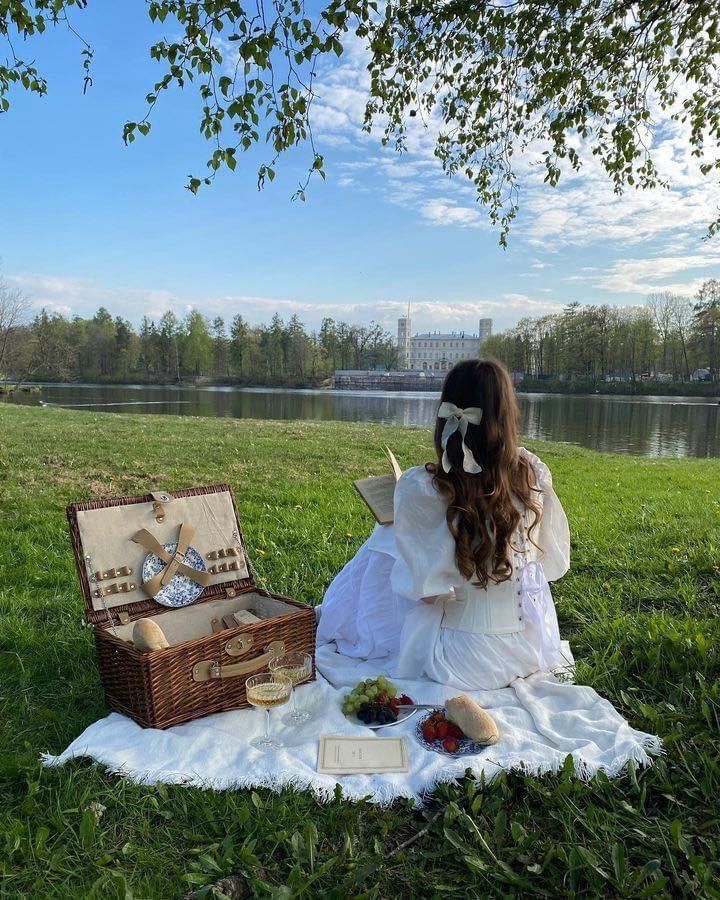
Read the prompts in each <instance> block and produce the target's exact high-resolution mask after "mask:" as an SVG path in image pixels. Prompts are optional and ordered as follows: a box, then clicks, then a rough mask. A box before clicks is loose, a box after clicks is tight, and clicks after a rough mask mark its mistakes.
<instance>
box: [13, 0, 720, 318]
mask: <svg viewBox="0 0 720 900" xmlns="http://www.w3.org/2000/svg"><path fill="white" fill-rule="evenodd" d="M73 21H74V24H75V26H76V27H77V28H78V30H79V31H80V32H81V33H82V34H83V36H84V37H86V38H87V39H88V40H89V42H90V43H91V44H92V46H93V48H94V50H95V63H94V69H93V75H94V79H95V83H94V85H93V87H92V88H91V89H90V90H89V92H88V93H87V95H85V96H83V94H82V70H81V64H80V55H79V54H80V50H81V45H79V44H78V42H77V41H76V40H75V39H73V38H72V37H71V36H69V35H67V34H64V33H63V32H61V31H58V32H57V33H54V34H50V35H46V37H45V38H43V39H42V40H41V41H40V42H37V43H36V44H34V45H33V46H32V47H31V50H32V53H33V54H34V55H35V58H36V61H37V64H38V66H39V68H40V69H41V71H42V72H43V73H44V74H45V75H46V76H47V77H48V80H49V82H50V92H49V95H48V96H47V97H45V98H42V99H38V98H36V97H34V96H29V95H24V94H23V93H22V92H20V91H15V92H14V93H13V95H12V97H11V100H12V103H13V105H12V107H11V110H10V112H9V113H8V114H6V115H3V116H0V171H1V172H2V182H1V184H2V188H1V190H2V194H1V195H0V260H1V263H2V275H3V276H4V278H5V279H6V281H8V282H9V283H10V284H11V285H16V286H18V287H20V288H21V289H22V290H23V291H25V292H26V293H27V294H28V296H29V297H30V298H31V300H32V302H33V304H34V305H35V306H36V307H40V306H43V305H44V306H48V307H51V308H53V309H57V310H60V311H62V312H65V313H69V314H81V315H86V314H90V313H92V312H93V311H94V310H95V309H96V308H97V307H98V306H99V305H101V304H102V305H104V306H106V307H108V308H109V309H110V310H111V311H112V312H113V313H115V314H120V315H124V316H127V317H128V318H130V319H131V320H132V321H134V322H137V321H139V319H140V317H141V316H142V315H143V314H144V313H147V314H148V315H151V316H153V317H158V316H159V315H161V314H162V312H163V311H165V310H166V309H168V308H173V309H175V310H176V311H177V312H178V313H179V314H181V315H182V314H184V313H185V312H186V311H187V310H188V309H189V308H191V307H197V308H199V309H201V310H202V311H204V312H207V313H208V314H209V315H211V316H215V315H224V316H225V317H226V318H228V319H229V318H231V317H232V316H233V315H234V314H235V313H236V312H241V313H243V314H244V315H246V316H247V317H248V318H249V319H250V320H251V321H253V322H260V321H267V320H269V318H270V316H271V315H272V313H273V312H274V311H276V310H277V311H278V312H280V314H281V315H283V316H284V317H287V316H289V315H291V314H292V313H294V312H297V313H298V315H299V316H300V317H301V319H302V320H303V321H305V322H306V323H307V324H308V325H309V326H311V327H314V326H316V325H318V324H319V322H320V320H321V319H322V317H323V316H324V315H332V316H335V317H337V318H345V319H347V320H350V321H354V322H363V323H364V322H368V321H370V320H371V319H376V320H380V321H382V322H383V323H384V324H386V325H387V326H388V327H390V328H391V329H393V330H394V323H395V320H396V318H397V316H398V314H399V313H400V312H401V311H402V309H403V308H404V306H405V305H406V304H407V303H408V302H411V304H412V310H413V319H414V325H416V326H417V328H418V329H427V328H433V327H438V328H441V327H442V328H446V327H452V328H465V329H469V330H472V329H473V328H474V326H475V325H476V322H477V319H478V318H479V317H480V316H492V317H493V319H494V320H495V323H496V330H499V329H501V328H503V327H507V326H508V325H510V324H512V323H514V322H515V321H517V320H518V319H519V318H520V317H522V316H524V315H535V314H542V313H545V312H551V311H553V310H554V309H558V308H562V306H563V305H564V304H565V303H568V302H570V301H572V300H579V301H580V302H583V303H590V302H608V303H613V304H639V303H642V302H643V301H644V300H645V298H646V296H647V294H648V293H650V292H653V291H660V290H664V289H670V290H673V291H678V292H683V293H692V292H693V291H694V290H695V289H696V287H697V285H698V283H699V282H700V281H701V280H702V279H703V278H707V277H713V276H715V277H719V276H720V244H718V242H717V241H715V242H712V241H710V242H707V241H703V240H702V237H703V234H704V227H705V226H706V225H707V223H708V222H709V221H710V220H711V218H713V216H714V215H716V210H717V207H718V200H719V198H720V194H719V192H718V186H717V183H712V182H710V181H708V180H705V179H703V178H702V177H701V176H700V175H699V173H698V171H697V163H696V162H695V161H694V160H692V159H691V158H690V156H689V154H688V152H687V142H686V138H685V136H684V134H683V132H682V129H681V128H680V127H679V126H676V125H674V124H671V123H669V122H667V121H662V119H659V122H658V128H657V131H656V135H655V138H654V146H655V150H656V152H657V157H658V161H659V163H660V167H661V170H663V171H664V172H665V173H666V174H667V175H668V176H669V177H670V179H671V181H672V182H673V184H674V185H675V187H674V188H673V190H672V191H657V192H653V193H652V194H644V195H642V194H639V193H638V192H635V191H632V192H631V193H630V194H628V195H626V196H625V197H624V198H619V199H618V198H616V197H614V195H613V194H612V191H611V189H610V187H609V186H608V185H607V183H606V182H605V180H604V178H603V176H602V174H601V173H600V172H599V171H598V169H597V167H596V165H595V164H594V163H593V162H592V161H591V162H590V163H589V167H588V168H587V170H586V171H585V173H584V174H583V175H581V176H580V177H574V178H572V179H569V180H567V181H566V182H564V184H563V187H562V189H561V190H555V191H553V190H552V189H550V188H547V187H542V186H541V185H540V184H539V182H540V180H541V179H540V176H539V172H538V170H537V167H536V165H535V164H534V163H535V160H534V159H533V158H531V157H528V158H526V159H523V160H521V161H520V162H519V164H520V166H521V169H522V171H523V181H522V184H521V204H522V211H521V216H520V219H519V221H518V223H517V226H516V228H515V229H514V231H513V233H512V234H511V237H510V248H509V249H508V250H506V251H503V250H502V249H501V248H500V247H499V246H498V243H497V234H496V233H494V232H493V231H492V230H491V229H490V227H489V226H488V225H487V223H486V219H485V216H484V213H483V210H482V208H480V207H478V206H477V204H476V203H475V201H474V198H473V194H472V191H471V189H470V188H469V186H467V185H464V184H463V183H462V182H460V181H449V180H448V179H447V178H445V176H443V175H442V173H441V172H440V170H439V167H438V165H437V163H436V161H435V160H434V159H433V157H432V144H433V132H432V128H431V129H430V130H428V131H423V130H422V129H416V132H415V133H414V134H412V135H411V141H410V144H411V150H410V152H409V153H408V154H407V155H405V156H403V157H400V156H398V155H397V154H395V153H394V152H393V151H391V150H383V149H382V148H381V147H380V142H379V138H378V137H377V136H376V137H373V136H367V135H364V134H363V133H362V132H361V130H360V122H361V118H362V108H363V98H364V90H363V89H364V85H365V79H366V76H365V73H364V66H363V53H362V49H361V48H360V47H359V46H357V45H351V46H350V47H349V49H348V53H347V55H345V56H343V57H342V58H341V59H340V60H339V61H338V62H337V63H336V64H334V65H333V67H332V68H329V69H327V70H326V71H325V73H324V75H323V77H322V78H321V80H320V89H319V94H320V97H319V101H318V103H317V106H316V109H315V114H314V124H315V132H316V135H317V137H318V143H319V149H320V151H321V152H323V153H324V155H325V157H326V166H327V170H328V179H327V181H326V182H325V183H323V182H321V181H320V180H319V179H317V180H315V181H314V182H313V183H312V185H311V188H310V190H309V192H308V201H307V202H306V203H304V204H303V203H298V202H294V203H293V202H291V199H290V197H291V194H292V192H293V190H294V188H295V186H296V184H297V181H298V180H299V178H300V177H301V176H302V173H303V171H304V164H306V162H307V155H305V154H303V153H297V154H295V155H294V156H292V157H289V158H287V159H286V160H284V162H283V163H282V165H281V166H280V167H279V170H278V177H277V178H276V180H275V182H274V183H272V184H271V185H269V186H268V187H266V189H265V190H264V191H262V192H258V191H257V188H256V184H255V171H256V168H257V165H258V162H259V161H260V160H261V156H260V155H259V154H257V153H253V154H252V155H250V156H246V157H241V158H240V160H239V164H238V168H237V170H236V172H235V173H234V174H230V173H224V174H222V175H221V176H220V177H219V178H218V180H217V181H216V183H215V185H214V186H212V187H211V188H206V189H203V190H202V191H201V192H200V194H199V195H198V196H197V197H193V196H192V195H191V194H190V193H189V192H188V191H186V190H185V189H184V187H183V185H184V183H185V179H186V177H187V175H188V173H190V172H192V173H194V174H198V173H199V174H203V170H204V163H205V160H206V158H207V156H208V155H209V152H210V146H209V145H208V144H207V143H206V142H205V141H204V140H203V139H202V138H200V136H199V135H198V133H197V121H198V110H199V103H198V99H197V94H196V92H195V90H194V88H190V89H189V90H188V91H186V92H185V93H184V94H183V93H175V94H171V95H167V96H165V97H164V98H163V100H162V102H161V104H160V106H159V108H158V110H157V114H156V115H155V116H154V118H153V130H152V132H151V134H150V136H149V137H148V138H146V139H142V138H138V140H137V141H135V143H134V144H132V145H131V146H130V147H125V146H124V145H123V143H122V140H121V132H122V125H123V123H124V121H125V120H126V119H128V118H136V117H138V116H139V115H141V114H142V112H143V111H144V100H143V98H144V96H145V94H146V93H147V91H148V90H149V89H150V88H151V87H152V84H153V82H154V81H155V80H156V78H157V77H158V68H157V67H156V65H155V64H154V63H152V61H151V60H150V59H149V55H148V48H149V46H150V43H151V42H152V40H154V39H156V38H157V37H158V36H160V34H161V33H163V32H168V31H169V26H167V27H166V26H162V27H157V28H156V27H155V26H152V25H151V24H150V22H149V21H148V20H147V18H146V13H145V4H144V2H143V0H123V3H111V2H109V0H94V2H91V3H90V7H89V9H88V10H87V11H85V12H82V13H79V14H76V16H75V18H74V20H73ZM0 52H2V53H4V48H0Z"/></svg>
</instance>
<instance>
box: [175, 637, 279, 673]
mask: <svg viewBox="0 0 720 900" xmlns="http://www.w3.org/2000/svg"><path fill="white" fill-rule="evenodd" d="M284 652H285V642H284V641H273V642H272V644H270V645H269V646H268V647H267V651H266V652H265V653H263V654H262V656H256V657H255V659H248V660H247V661H246V662H239V663H230V665H227V666H221V665H220V663H218V662H216V661H215V660H214V659H204V660H203V661H202V662H199V663H196V664H195V665H194V666H193V670H192V677H193V681H216V680H217V679H220V678H238V677H239V676H240V675H250V674H251V673H252V672H260V671H261V670H262V669H265V668H267V666H268V664H269V663H270V660H271V659H275V657H276V656H282V654H283V653H284Z"/></svg>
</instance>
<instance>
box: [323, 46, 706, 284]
mask: <svg viewBox="0 0 720 900" xmlns="http://www.w3.org/2000/svg"><path fill="white" fill-rule="evenodd" d="M367 61H368V54H367V51H366V50H365V48H364V47H363V44H362V42H361V41H360V40H358V39H357V38H353V39H351V40H349V41H348V43H347V46H346V52H345V53H344V54H343V56H342V57H341V59H340V60H339V61H338V63H336V64H335V65H333V66H332V67H329V68H325V69H324V70H322V71H321V72H320V73H319V76H318V81H317V92H318V102H317V104H316V106H315V107H314V110H313V121H314V126H315V129H316V131H317V136H318V139H319V141H320V142H321V143H322V141H323V140H327V139H332V140H337V139H338V137H339V136H340V135H342V136H343V137H344V138H345V139H347V141H348V142H349V146H350V147H354V148H355V149H356V151H357V152H359V153H362V154H363V158H362V160H356V161H352V160H350V161H348V162H340V163H337V164H336V165H338V168H339V169H340V170H341V171H343V172H346V171H349V170H360V171H363V170H364V171H366V172H367V174H368V176H371V177H373V179H375V181H376V182H377V181H380V183H381V185H382V184H383V182H384V183H385V187H384V196H385V199H386V200H388V201H389V202H392V203H394V204H399V205H402V206H405V207H407V208H408V210H410V211H411V213H412V214H413V215H415V216H417V217H419V218H420V219H421V220H422V221H424V222H426V223H430V224H433V225H438V226H440V225H442V226H456V227H460V228H468V227H479V226H481V225H487V224H488V219H487V214H486V211H485V210H484V209H483V208H482V207H481V206H479V205H474V197H475V193H474V189H473V187H472V185H470V184H469V183H468V182H467V181H465V180H464V179H462V178H460V177H458V178H456V179H452V180H450V179H448V178H447V177H446V176H445V175H444V174H443V173H442V170H441V167H440V163H439V161H438V160H437V159H436V158H435V156H434V149H435V142H436V139H437V135H438V133H439V130H440V120H439V116H438V114H437V112H436V111H434V112H433V113H431V114H430V115H429V117H428V118H426V120H422V119H421V117H419V116H418V117H416V118H414V119H410V120H409V121H408V122H407V126H408V127H407V133H406V136H405V138H406V147H407V149H406V152H405V153H403V154H402V155H399V154H397V153H395V152H394V150H393V149H391V148H384V149H380V150H378V151H375V152H374V155H373V156H370V157H368V156H367V151H368V140H369V138H370V136H368V134H366V133H365V132H363V130H362V124H363V119H364V113H365V102H366V99H367V96H368V85H369V76H368V73H367V71H366V66H367ZM676 87H677V88H678V90H679V91H680V96H679V98H678V104H680V103H681V102H682V99H683V95H682V86H680V85H676ZM651 107H652V108H651V112H652V121H653V122H654V127H653V129H652V130H649V129H648V131H647V134H646V136H645V137H646V140H647V143H648V144H649V145H650V147H651V151H652V155H653V158H654V161H655V164H656V166H657V168H658V170H659V172H660V175H661V177H662V178H664V179H666V180H667V181H668V182H669V184H670V185H671V189H670V190H667V189H665V188H662V187H658V188H656V189H654V190H635V189H633V188H629V189H628V190H627V191H626V192H625V193H624V194H623V195H621V196H619V195H617V194H615V193H614V190H613V187H612V184H611V182H610V180H609V178H608V176H607V174H606V173H605V171H604V170H603V168H602V166H601V164H600V162H599V160H598V159H597V157H595V156H593V155H592V153H591V152H590V148H589V147H588V146H586V145H585V144H584V143H583V141H581V140H580V139H579V138H575V139H573V140H572V143H573V145H574V146H575V148H576V149H577V150H578V152H579V153H580V155H581V157H582V158H583V162H584V165H583V168H582V170H581V171H580V173H573V172H568V173H566V174H565V175H564V176H563V178H562V179H561V182H560V185H559V187H557V188H554V189H553V188H551V187H549V186H548V185H546V184H544V183H543V179H544V175H545V168H544V166H543V165H542V155H541V154H542V151H543V150H544V149H545V147H544V146H539V145H532V146H530V147H528V148H527V150H526V151H525V152H524V153H522V154H516V157H515V166H516V170H517V173H518V175H519V177H520V187H521V191H522V193H521V212H520V216H519V218H518V219H517V220H516V222H515V224H514V226H513V228H512V232H511V235H510V240H511V241H517V240H524V241H527V242H528V243H529V244H530V245H531V246H535V247H538V248H543V250H544V251H545V252H551V251H554V250H557V249H558V248H563V247H564V248H569V249H572V248H574V247H578V246H592V245H596V244H599V243H601V242H604V243H611V244H613V245H615V246H614V247H613V250H612V253H613V255H615V254H616V253H617V251H618V250H624V248H626V247H627V246H628V245H635V246H642V245H643V244H648V243H649V242H651V241H655V240H658V239H666V240H672V241H673V243H674V244H675V249H674V250H673V251H672V252H675V253H677V252H678V250H682V249H690V248H692V247H693V246H694V245H695V244H696V243H697V241H698V239H700V238H701V237H702V236H703V234H704V232H705V229H706V228H707V226H708V224H709V223H710V222H711V221H713V220H714V219H715V218H716V216H717V215H718V211H719V210H720V183H718V181H717V179H715V180H713V179H712V178H708V177H706V176H703V175H702V174H701V173H700V168H699V167H700V163H701V162H702V160H699V159H698V158H696V157H694V156H693V155H692V153H691V149H690V142H689V136H688V135H689V131H688V125H687V124H683V123H681V122H675V121H673V120H672V119H671V118H670V115H669V113H668V112H664V111H663V110H661V109H660V108H659V106H658V105H657V103H651ZM382 125H383V123H382V122H379V123H378V125H377V126H376V134H375V135H373V136H372V139H373V146H374V147H376V146H377V137H378V134H377V132H381V131H382ZM713 151H714V148H713V147H710V146H709V145H708V148H707V153H709V154H712V152H713ZM401 179H402V180H405V181H406V182H407V184H406V187H405V188H404V189H403V190H401V189H399V187H398V182H399V181H400V180H401ZM381 192H382V189H381ZM488 227H489V226H488ZM551 245H552V246H551ZM541 265H542V263H540V264H539V265H537V266H535V268H540V267H541Z"/></svg>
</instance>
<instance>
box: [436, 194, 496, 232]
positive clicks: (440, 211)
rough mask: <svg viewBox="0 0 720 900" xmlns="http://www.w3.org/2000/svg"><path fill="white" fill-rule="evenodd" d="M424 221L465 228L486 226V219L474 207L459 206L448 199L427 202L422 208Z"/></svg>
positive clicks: (437, 198) (438, 198)
mask: <svg viewBox="0 0 720 900" xmlns="http://www.w3.org/2000/svg"><path fill="white" fill-rule="evenodd" d="M420 211H421V213H422V216H423V218H424V219H426V220H427V221H429V222H432V223H433V224H434V225H460V226H461V227H463V228H467V227H471V228H480V227H482V226H483V225H485V219H484V217H483V216H482V215H481V214H480V213H479V212H478V210H477V209H476V208H475V207H472V206H458V204H457V203H455V201H454V200H451V199H449V198H447V197H436V198H434V199H432V200H426V201H425V202H424V203H423V204H422V207H421V210H420Z"/></svg>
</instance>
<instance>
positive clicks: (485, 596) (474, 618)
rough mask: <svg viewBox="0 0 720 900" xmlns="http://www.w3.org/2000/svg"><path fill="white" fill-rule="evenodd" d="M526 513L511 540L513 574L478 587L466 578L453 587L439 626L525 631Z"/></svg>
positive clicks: (474, 630)
mask: <svg viewBox="0 0 720 900" xmlns="http://www.w3.org/2000/svg"><path fill="white" fill-rule="evenodd" d="M526 528H527V515H526V513H525V512H523V513H521V518H520V523H519V524H518V529H517V531H516V533H515V538H514V541H513V543H514V544H515V547H516V548H517V549H516V550H513V553H512V563H513V573H512V576H511V577H510V578H509V579H508V580H507V581H501V582H500V583H499V584H496V583H495V582H493V581H490V582H489V583H488V586H487V588H481V587H479V586H477V585H474V584H472V583H471V582H470V581H466V582H465V583H464V584H463V585H461V586H458V585H456V586H455V598H456V599H455V600H447V601H445V603H444V610H443V619H442V627H443V628H453V629H455V630H456V631H467V632H470V633H471V634H514V633H517V632H522V631H524V630H525V623H524V621H523V602H522V601H523V596H522V595H523V588H522V576H523V568H524V567H525V566H526V565H527V563H528V553H527V537H526Z"/></svg>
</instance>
